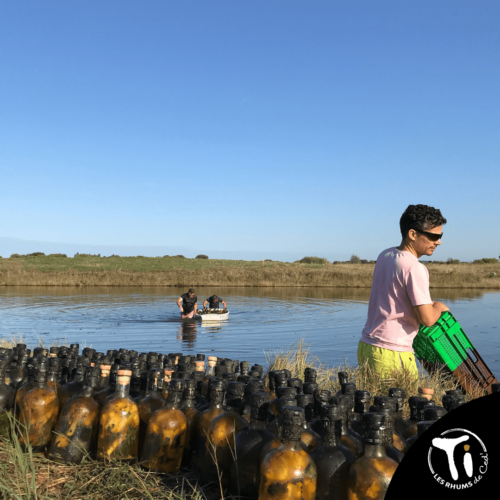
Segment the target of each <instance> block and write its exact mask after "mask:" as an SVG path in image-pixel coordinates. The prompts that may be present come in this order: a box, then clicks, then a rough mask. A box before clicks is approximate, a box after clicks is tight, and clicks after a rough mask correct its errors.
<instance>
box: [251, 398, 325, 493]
mask: <svg viewBox="0 0 500 500" xmlns="http://www.w3.org/2000/svg"><path fill="white" fill-rule="evenodd" d="M280 416H281V425H282V427H283V437H282V444H281V446H279V447H278V448H276V449H275V450H272V451H271V452H269V454H268V455H267V456H266V457H265V458H264V460H263V461H262V465H261V468H260V478H261V479H260V487H259V500H285V499H287V500H288V499H301V500H314V498H315V494H316V480H317V470H316V465H315V464H314V461H313V460H312V458H311V457H310V455H309V453H307V452H306V451H305V450H304V449H303V448H302V446H301V440H300V436H301V433H302V427H303V425H304V421H305V416H304V410H303V409H302V408H299V407H286V408H285V409H284V410H283V411H282V413H281V414H280Z"/></svg>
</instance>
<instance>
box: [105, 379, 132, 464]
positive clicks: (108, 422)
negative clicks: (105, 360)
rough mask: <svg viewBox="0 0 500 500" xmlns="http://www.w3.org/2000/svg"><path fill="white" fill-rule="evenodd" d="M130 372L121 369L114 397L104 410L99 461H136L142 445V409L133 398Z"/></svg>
mask: <svg viewBox="0 0 500 500" xmlns="http://www.w3.org/2000/svg"><path fill="white" fill-rule="evenodd" d="M131 376H132V371H131V370H118V373H117V377H116V390H115V395H114V396H113V397H112V398H111V399H110V400H108V401H107V402H106V403H105V404H104V406H103V408H102V411H101V418H100V421H99V436H98V440H97V459H98V460H113V459H115V460H134V459H135V458H137V448H138V444H139V423H140V418H139V409H138V408H137V404H136V403H135V401H134V400H133V399H132V398H131V397H130V395H129V390H130V378H131Z"/></svg>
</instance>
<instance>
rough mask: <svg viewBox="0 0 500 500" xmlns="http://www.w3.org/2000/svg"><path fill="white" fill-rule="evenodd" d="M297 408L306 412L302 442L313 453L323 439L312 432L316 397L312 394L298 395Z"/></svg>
mask: <svg viewBox="0 0 500 500" xmlns="http://www.w3.org/2000/svg"><path fill="white" fill-rule="evenodd" d="M296 399H297V406H299V407H300V408H302V409H303V410H304V415H305V422H304V427H303V429H302V434H301V438H300V439H301V441H302V442H303V443H304V444H305V445H306V446H307V450H308V451H309V452H311V451H312V450H314V449H315V448H316V447H317V446H319V444H320V443H321V437H320V435H319V434H318V433H316V432H315V431H313V430H312V428H311V422H312V421H313V420H314V417H315V415H314V396H313V395H311V394H297V397H296Z"/></svg>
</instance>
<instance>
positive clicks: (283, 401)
mask: <svg viewBox="0 0 500 500" xmlns="http://www.w3.org/2000/svg"><path fill="white" fill-rule="evenodd" d="M287 389H288V388H287ZM289 389H292V388H291V387H290V388H289ZM285 406H297V398H296V397H295V395H294V394H293V390H290V391H287V393H285V394H283V396H282V397H280V398H279V399H278V416H277V417H275V418H273V420H271V422H269V424H268V426H267V430H268V431H270V432H272V433H273V434H274V436H275V437H279V436H281V425H280V418H279V414H280V412H281V411H282V410H283V408H284V407H285Z"/></svg>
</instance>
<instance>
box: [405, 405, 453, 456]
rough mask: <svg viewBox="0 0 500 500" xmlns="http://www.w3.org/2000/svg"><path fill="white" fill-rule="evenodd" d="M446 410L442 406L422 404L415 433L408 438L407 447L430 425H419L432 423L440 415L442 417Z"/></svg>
mask: <svg viewBox="0 0 500 500" xmlns="http://www.w3.org/2000/svg"><path fill="white" fill-rule="evenodd" d="M447 413H448V412H447V411H446V409H445V408H443V407H442V406H432V405H430V406H429V405H424V408H423V411H422V413H421V414H420V415H419V418H421V420H419V422H417V434H415V436H412V437H411V438H409V439H408V441H407V444H408V448H409V447H411V446H412V445H413V444H414V443H415V441H416V440H417V439H418V438H419V437H420V436H421V435H422V433H423V432H424V431H425V430H426V429H428V428H429V426H430V425H427V426H426V425H420V424H423V423H424V422H425V423H429V422H432V423H434V422H435V421H436V420H439V419H440V418H441V417H444V416H445V415H446V414H447Z"/></svg>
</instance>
